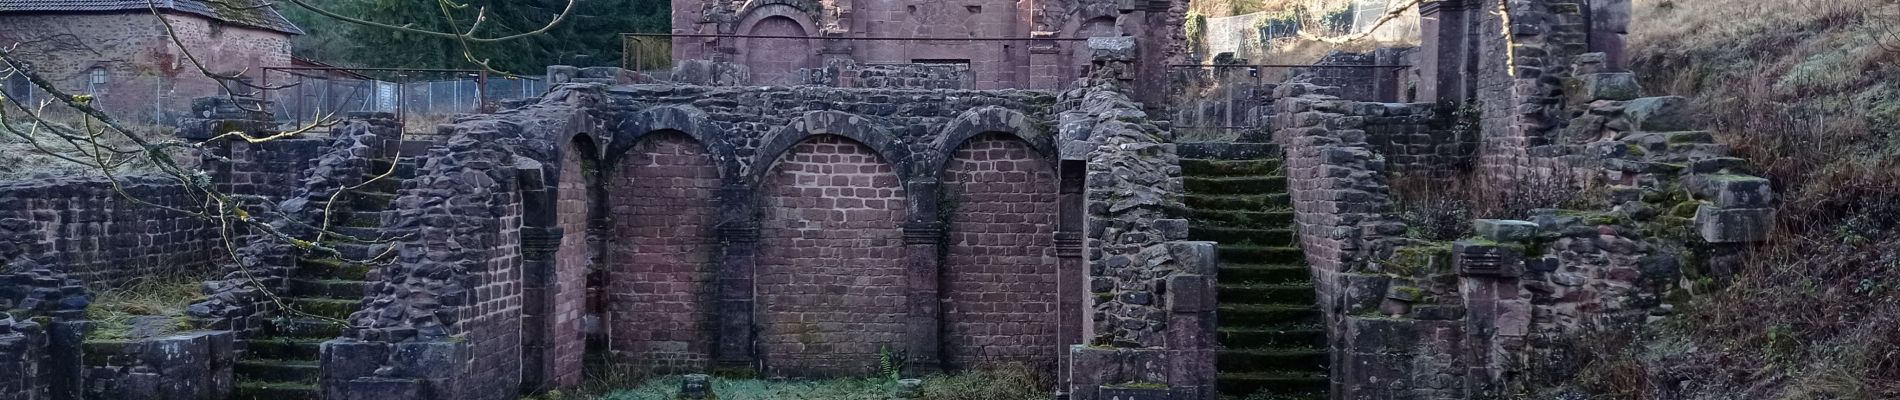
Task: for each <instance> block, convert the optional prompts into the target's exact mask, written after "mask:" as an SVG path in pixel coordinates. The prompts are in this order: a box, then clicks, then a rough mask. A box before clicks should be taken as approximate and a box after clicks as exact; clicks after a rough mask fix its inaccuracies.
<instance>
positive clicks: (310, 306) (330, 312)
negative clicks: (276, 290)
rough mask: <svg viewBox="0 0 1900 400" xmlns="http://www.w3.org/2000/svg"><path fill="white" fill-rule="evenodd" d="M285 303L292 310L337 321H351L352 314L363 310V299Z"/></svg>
mask: <svg viewBox="0 0 1900 400" xmlns="http://www.w3.org/2000/svg"><path fill="white" fill-rule="evenodd" d="M284 302H286V303H290V307H291V308H294V309H296V310H297V311H301V312H304V313H306V314H311V315H316V316H319V317H328V318H336V319H349V318H350V314H352V313H355V312H356V311H357V310H361V309H363V307H362V303H363V300H362V299H361V298H356V299H347V300H344V299H326V298H305V297H299V298H290V299H284Z"/></svg>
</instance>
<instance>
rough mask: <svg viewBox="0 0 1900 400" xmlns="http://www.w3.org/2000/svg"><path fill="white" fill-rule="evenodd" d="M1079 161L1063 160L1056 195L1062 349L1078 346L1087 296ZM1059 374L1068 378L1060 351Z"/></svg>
mask: <svg viewBox="0 0 1900 400" xmlns="http://www.w3.org/2000/svg"><path fill="white" fill-rule="evenodd" d="M1083 164H1084V162H1083V161H1072V160H1063V161H1062V163H1061V164H1060V173H1061V174H1062V175H1061V182H1060V183H1058V185H1060V187H1059V188H1057V195H1056V218H1057V219H1056V232H1055V235H1056V238H1055V246H1056V296H1057V298H1056V315H1057V316H1058V317H1057V318H1060V320H1059V321H1058V322H1057V324H1056V326H1057V328H1056V329H1058V330H1057V331H1056V340H1057V344H1059V345H1061V346H1062V348H1064V349H1066V348H1068V347H1069V346H1074V345H1079V344H1082V338H1083V337H1084V336H1083V334H1082V329H1083V328H1082V327H1083V325H1084V323H1083V321H1082V319H1083V317H1084V315H1083V313H1084V312H1086V311H1084V309H1083V307H1082V300H1083V299H1084V298H1085V297H1086V296H1088V295H1089V294H1088V293H1089V291H1088V289H1087V286H1086V285H1088V270H1087V268H1088V267H1087V266H1086V265H1083V263H1082V240H1083V237H1082V224H1083V221H1082V212H1083V207H1085V206H1086V205H1085V204H1084V203H1083V202H1082V185H1083V183H1084V182H1083V176H1084V175H1085V174H1086V173H1087V171H1084V169H1083V168H1084V167H1083ZM1061 353H1062V360H1061V362H1060V363H1059V364H1058V365H1061V366H1062V367H1061V368H1062V371H1060V373H1061V374H1060V375H1058V376H1069V352H1067V351H1063V352H1061Z"/></svg>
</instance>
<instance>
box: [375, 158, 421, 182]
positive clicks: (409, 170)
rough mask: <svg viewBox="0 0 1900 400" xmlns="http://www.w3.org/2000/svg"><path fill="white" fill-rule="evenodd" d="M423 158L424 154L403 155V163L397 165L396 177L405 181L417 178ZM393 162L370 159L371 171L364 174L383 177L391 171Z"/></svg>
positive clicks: (383, 159) (390, 160)
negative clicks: (382, 175) (417, 171)
mask: <svg viewBox="0 0 1900 400" xmlns="http://www.w3.org/2000/svg"><path fill="white" fill-rule="evenodd" d="M421 156H422V154H405V155H403V156H402V163H401V164H398V165H396V175H395V177H397V178H403V179H407V178H414V177H416V170H417V169H418V168H419V167H420V166H421V160H422V158H421ZM393 162H394V160H392V159H388V158H375V159H370V160H369V170H368V171H365V172H364V174H366V175H368V176H376V175H381V174H382V173H384V172H388V171H389V164H391V163H393Z"/></svg>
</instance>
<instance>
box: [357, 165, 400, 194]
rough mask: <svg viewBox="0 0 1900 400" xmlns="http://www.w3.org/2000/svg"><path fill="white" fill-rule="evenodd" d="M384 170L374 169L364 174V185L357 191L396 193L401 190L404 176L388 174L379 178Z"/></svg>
mask: <svg viewBox="0 0 1900 400" xmlns="http://www.w3.org/2000/svg"><path fill="white" fill-rule="evenodd" d="M383 171H385V170H382V169H377V170H372V171H370V172H369V174H368V175H364V176H363V185H362V186H359V187H357V188H356V192H359V193H388V194H395V193H396V192H398V191H401V190H402V181H403V178H402V177H400V176H386V177H383V178H382V179H377V178H376V176H377V175H378V174H382V173H383Z"/></svg>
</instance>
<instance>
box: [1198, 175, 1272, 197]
mask: <svg viewBox="0 0 1900 400" xmlns="http://www.w3.org/2000/svg"><path fill="white" fill-rule="evenodd" d="M1182 183H1183V184H1185V186H1186V188H1187V192H1188V194H1190V195H1194V194H1275V193H1286V177H1285V176H1235V177H1222V178H1203V177H1193V176H1190V177H1186V178H1182Z"/></svg>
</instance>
